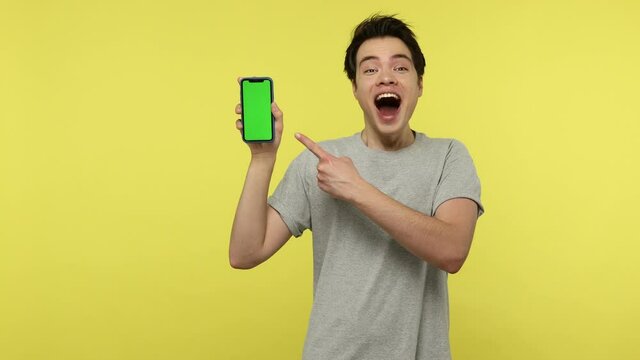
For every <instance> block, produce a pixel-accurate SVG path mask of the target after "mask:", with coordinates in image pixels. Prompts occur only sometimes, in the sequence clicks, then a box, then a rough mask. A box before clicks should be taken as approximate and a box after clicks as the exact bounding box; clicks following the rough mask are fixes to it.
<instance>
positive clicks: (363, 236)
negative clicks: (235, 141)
mask: <svg viewBox="0 0 640 360" xmlns="http://www.w3.org/2000/svg"><path fill="white" fill-rule="evenodd" d="M424 67H425V60H424V56H423V55H422V51H421V50H420V47H419V46H418V43H417V42H416V40H415V37H414V34H413V32H412V31H411V30H410V29H409V28H408V27H407V25H406V24H404V23H403V22H402V21H400V20H398V19H396V18H394V17H387V16H374V17H371V18H369V19H367V20H365V21H364V22H363V23H361V24H360V25H359V26H358V27H357V28H356V30H355V31H354V36H353V39H352V42H351V45H350V46H349V48H348V49H347V54H346V58H345V71H346V72H347V76H348V77H349V79H350V80H351V84H352V88H353V94H354V96H355V97H356V99H357V100H358V103H359V104H360V107H361V108H362V111H363V114H364V129H363V130H362V132H361V133H358V134H355V135H353V136H349V137H346V138H341V139H337V140H331V141H326V142H323V143H321V144H316V143H314V142H313V141H312V140H311V139H309V138H308V137H306V136H304V135H302V134H296V138H297V139H298V140H299V141H300V142H301V143H302V144H303V145H305V146H306V147H307V148H308V150H309V151H304V152H303V153H302V154H300V155H299V156H298V157H297V158H296V159H295V160H293V162H292V163H291V165H290V166H289V168H288V170H287V172H286V174H285V176H284V178H283V179H282V181H281V182H280V184H279V185H278V187H277V188H276V190H275V192H274V193H273V195H272V196H271V197H269V198H268V199H267V193H268V186H269V181H270V179H271V173H272V170H273V166H274V163H275V159H276V152H277V149H278V145H279V143H280V140H281V139H280V136H281V134H282V112H281V111H280V110H279V109H278V107H277V105H275V104H274V105H273V107H272V109H273V113H274V116H275V118H276V132H277V136H276V140H275V141H274V142H273V143H270V144H249V145H248V146H249V148H250V150H251V154H252V156H251V163H250V165H249V170H248V172H247V178H246V182H245V186H244V189H243V191H242V195H241V198H240V201H239V204H238V209H237V212H236V217H235V220H234V224H233V229H232V232H231V243H230V248H229V257H230V262H231V266H233V267H234V268H243V269H245V268H251V267H254V266H256V265H258V264H260V263H262V262H263V261H265V260H267V259H268V258H269V257H270V256H271V255H273V254H274V253H275V252H276V251H278V249H279V248H280V247H282V246H283V245H284V243H285V242H286V241H287V240H288V239H289V238H290V237H291V235H293V236H296V237H298V236H300V235H301V234H302V232H303V231H304V230H306V229H312V231H313V256H314V283H313V285H314V301H313V308H312V311H311V317H310V321H309V329H308V333H307V338H306V341H305V346H304V352H303V359H306V360H312V359H313V360H315V359H332V360H337V359H350V360H353V359H367V360H372V359H449V358H450V357H451V355H450V350H449V314H448V298H447V274H448V273H455V272H457V271H458V270H459V269H460V267H461V266H462V264H463V263H464V261H465V259H466V257H467V254H468V252H469V248H470V246H471V240H472V238H473V233H474V228H475V224H476V220H477V218H478V216H479V215H480V214H482V212H483V208H482V205H481V202H480V183H479V180H478V178H477V176H476V171H475V168H474V165H473V162H472V160H471V158H470V156H469V154H468V152H467V150H466V148H465V147H464V145H462V144H461V143H460V142H458V141H456V140H452V139H433V138H429V137H427V136H426V135H424V134H422V133H417V132H415V131H413V130H411V128H410V127H409V120H410V119H411V115H412V113H413V110H414V109H415V106H416V104H417V101H418V98H419V97H420V96H421V95H422V76H423V74H424ZM236 113H240V109H239V107H236ZM236 126H237V128H238V129H240V130H241V129H242V125H241V124H240V123H239V122H238V123H236Z"/></svg>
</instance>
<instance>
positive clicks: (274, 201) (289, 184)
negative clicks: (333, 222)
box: [267, 153, 311, 237]
mask: <svg viewBox="0 0 640 360" xmlns="http://www.w3.org/2000/svg"><path fill="white" fill-rule="evenodd" d="M305 158H306V156H305V153H302V154H300V155H298V157H297V158H295V159H294V160H293V161H292V162H291V164H290V165H289V168H287V171H286V172H285V174H284V177H283V178H282V180H280V183H279V184H278V186H277V187H276V190H275V191H274V192H273V194H272V195H271V196H270V197H269V198H268V199H267V203H268V204H269V206H271V207H272V208H273V209H274V210H276V211H277V212H278V213H279V214H280V217H281V218H282V221H284V223H285V224H286V225H287V227H288V228H289V231H290V232H291V234H292V235H293V236H295V237H299V236H300V235H302V233H303V232H304V231H305V230H306V229H310V228H311V212H310V203H309V196H308V189H307V183H306V182H305V177H304V175H303V174H304V172H305Z"/></svg>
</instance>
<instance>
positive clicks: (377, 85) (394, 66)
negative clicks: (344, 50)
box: [353, 37, 422, 137]
mask: <svg viewBox="0 0 640 360" xmlns="http://www.w3.org/2000/svg"><path fill="white" fill-rule="evenodd" d="M353 94H354V95H355V97H356V99H358V103H360V107H361V108H362V111H363V112H364V118H365V129H368V130H371V131H374V132H375V133H377V134H378V135H379V136H382V137H385V136H394V135H395V136H398V135H401V134H402V133H403V132H408V131H410V128H409V119H410V118H411V115H412V114H413V110H414V109H415V108H416V104H417V103H418V98H419V97H420V96H421V95H422V79H420V80H419V79H418V73H417V72H416V69H415V68H414V66H413V61H412V60H411V52H410V51H409V48H407V46H406V45H405V44H404V42H402V40H400V39H398V38H395V37H383V38H374V39H369V40H367V41H365V42H364V43H362V45H360V48H359V49H358V52H357V54H356V80H355V82H354V83H353Z"/></svg>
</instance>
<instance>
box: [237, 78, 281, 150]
mask: <svg viewBox="0 0 640 360" xmlns="http://www.w3.org/2000/svg"><path fill="white" fill-rule="evenodd" d="M272 102H273V80H272V79H271V78H269V77H249V78H242V80H240V104H241V106H242V140H244V141H245V142H271V141H273V139H274V138H275V136H274V117H273V114H272V113H271V103H272Z"/></svg>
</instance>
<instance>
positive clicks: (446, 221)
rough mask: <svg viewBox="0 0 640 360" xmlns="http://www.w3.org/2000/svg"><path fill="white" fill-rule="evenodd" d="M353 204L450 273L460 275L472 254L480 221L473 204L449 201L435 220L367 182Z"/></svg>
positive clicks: (404, 243) (406, 244)
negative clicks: (475, 233) (469, 255)
mask: <svg viewBox="0 0 640 360" xmlns="http://www.w3.org/2000/svg"><path fill="white" fill-rule="evenodd" d="M349 201H350V202H351V203H352V204H353V205H355V206H356V207H357V208H358V209H360V211H362V213H364V214H365V215H366V216H367V217H369V218H370V219H371V220H373V221H374V222H375V223H376V224H378V225H379V226H380V227H382V228H383V229H384V230H385V231H386V232H387V233H388V234H389V235H390V236H391V237H392V238H394V239H395V240H396V241H398V243H400V245H402V246H403V247H404V248H406V249H407V250H408V251H409V252H411V253H412V254H414V255H415V256H417V257H419V258H421V259H423V260H425V261H427V262H428V263H430V264H432V265H434V266H436V267H438V268H440V269H442V270H444V271H446V272H448V273H451V274H454V273H456V272H458V271H459V270H460V268H461V267H462V264H464V261H465V260H466V258H467V255H468V254H469V249H470V248H471V240H472V239H473V233H474V230H475V226H476V221H477V219H478V205H477V204H476V203H475V202H474V201H473V200H470V199H466V198H455V199H451V200H448V201H445V202H444V203H442V204H441V205H440V206H439V207H438V210H437V211H436V214H435V216H433V217H431V216H428V215H425V214H423V213H421V212H418V211H416V210H413V209H411V208H409V207H407V206H405V205H403V204H401V203H399V202H398V201H396V200H394V199H392V198H390V197H389V196H387V195H386V194H384V193H382V192H381V191H379V190H378V189H376V188H375V187H373V186H372V185H370V184H368V183H366V182H365V183H364V184H361V185H360V186H359V188H358V190H356V191H355V192H354V194H353V196H352V197H351V198H350V200H349Z"/></svg>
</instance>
